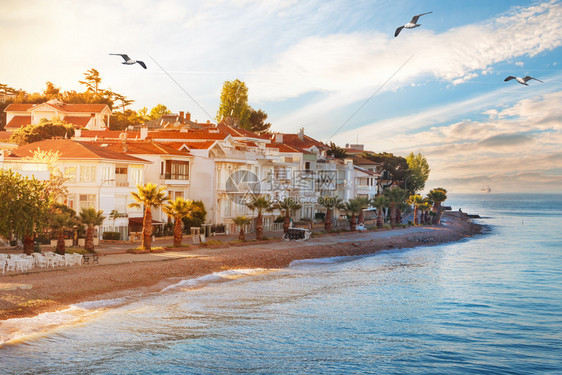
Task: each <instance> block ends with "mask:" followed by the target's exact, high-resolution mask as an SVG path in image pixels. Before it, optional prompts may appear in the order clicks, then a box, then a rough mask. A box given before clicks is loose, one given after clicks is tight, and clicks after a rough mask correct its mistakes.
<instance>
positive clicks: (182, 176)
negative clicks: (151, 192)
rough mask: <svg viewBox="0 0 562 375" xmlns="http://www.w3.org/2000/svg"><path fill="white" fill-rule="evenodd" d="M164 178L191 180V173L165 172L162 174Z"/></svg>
mask: <svg viewBox="0 0 562 375" xmlns="http://www.w3.org/2000/svg"><path fill="white" fill-rule="evenodd" d="M160 178H161V179H163V180H189V174H183V173H163V174H161V175H160Z"/></svg>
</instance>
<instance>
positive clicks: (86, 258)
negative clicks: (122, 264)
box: [84, 254, 100, 264]
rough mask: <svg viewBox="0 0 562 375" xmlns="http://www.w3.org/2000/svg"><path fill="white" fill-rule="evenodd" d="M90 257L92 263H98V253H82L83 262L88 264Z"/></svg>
mask: <svg viewBox="0 0 562 375" xmlns="http://www.w3.org/2000/svg"><path fill="white" fill-rule="evenodd" d="M90 258H91V259H92V264H94V263H97V264H99V259H100V256H99V255H98V254H84V264H90Z"/></svg>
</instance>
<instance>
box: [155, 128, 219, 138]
mask: <svg viewBox="0 0 562 375" xmlns="http://www.w3.org/2000/svg"><path fill="white" fill-rule="evenodd" d="M226 137H228V134H225V133H220V132H217V133H215V132H213V131H208V130H196V131H190V132H179V131H154V132H149V133H148V138H151V139H154V140H163V139H185V140H195V139H200V140H209V141H210V140H223V139H225V138H226Z"/></svg>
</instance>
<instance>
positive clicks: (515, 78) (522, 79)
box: [503, 76, 544, 86]
mask: <svg viewBox="0 0 562 375" xmlns="http://www.w3.org/2000/svg"><path fill="white" fill-rule="evenodd" d="M512 79H514V80H516V81H517V82H519V83H520V84H522V85H525V86H529V85H528V84H527V81H530V80H531V79H534V80H535V81H539V82H542V83H544V82H543V81H541V80H540V79H536V78H533V77H531V76H526V77H523V78H521V77H514V76H509V77H507V78H506V79H504V80H503V81H504V82H507V81H511V80H512Z"/></svg>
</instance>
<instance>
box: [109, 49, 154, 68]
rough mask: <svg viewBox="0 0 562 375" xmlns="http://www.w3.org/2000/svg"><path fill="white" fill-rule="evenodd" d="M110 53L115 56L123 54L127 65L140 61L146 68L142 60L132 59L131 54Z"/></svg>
mask: <svg viewBox="0 0 562 375" xmlns="http://www.w3.org/2000/svg"><path fill="white" fill-rule="evenodd" d="M110 55H114V56H121V57H122V58H123V59H124V60H125V62H124V63H123V64H125V65H134V64H136V63H138V64H139V65H140V66H142V67H143V68H145V69H146V64H145V63H144V62H142V61H140V60H133V59H131V58H130V57H129V56H127V55H124V54H121V53H110Z"/></svg>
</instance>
